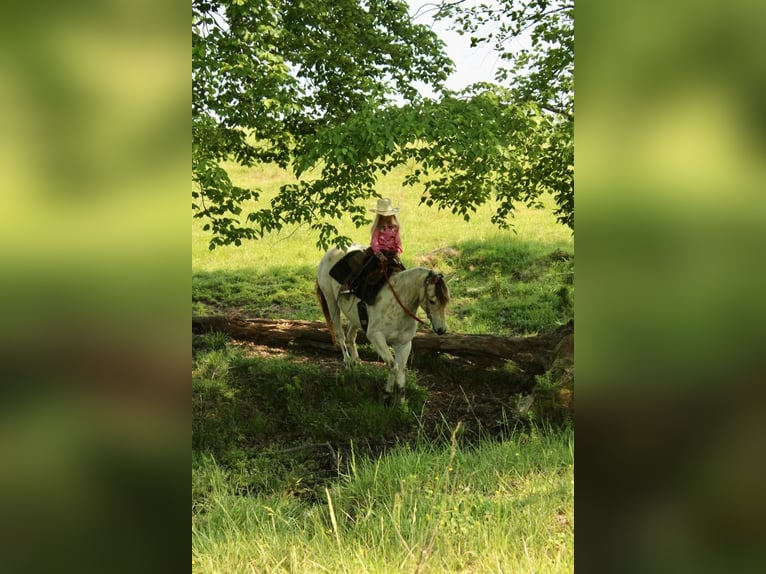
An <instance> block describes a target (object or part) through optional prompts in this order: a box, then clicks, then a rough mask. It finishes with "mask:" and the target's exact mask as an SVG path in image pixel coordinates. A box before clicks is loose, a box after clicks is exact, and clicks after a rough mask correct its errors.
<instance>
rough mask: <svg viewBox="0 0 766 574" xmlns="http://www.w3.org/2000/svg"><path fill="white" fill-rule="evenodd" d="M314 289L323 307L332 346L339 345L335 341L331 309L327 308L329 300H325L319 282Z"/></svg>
mask: <svg viewBox="0 0 766 574" xmlns="http://www.w3.org/2000/svg"><path fill="white" fill-rule="evenodd" d="M314 288H315V290H316V294H317V298H318V299H319V304H320V305H321V307H322V313H323V314H324V320H325V323H327V328H328V329H329V330H330V336H331V337H332V344H333V345H337V343H338V342H337V341H336V340H335V326H334V325H333V324H332V316H331V314H330V308H329V307H328V306H327V299H326V298H325V296H324V293H323V292H322V290H321V289H320V288H319V282H318V281H317V282H316V283H315V284H314Z"/></svg>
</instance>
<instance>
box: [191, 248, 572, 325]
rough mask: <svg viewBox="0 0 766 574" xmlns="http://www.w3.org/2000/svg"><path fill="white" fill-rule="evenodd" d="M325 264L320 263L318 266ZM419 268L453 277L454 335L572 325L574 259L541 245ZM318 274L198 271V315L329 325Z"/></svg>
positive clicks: (415, 257)
mask: <svg viewBox="0 0 766 574" xmlns="http://www.w3.org/2000/svg"><path fill="white" fill-rule="evenodd" d="M318 260H319V256H318V257H317V262H318ZM403 260H404V262H405V265H406V266H407V267H412V266H414V265H415V264H414V263H413V262H414V261H417V262H422V263H421V264H423V265H424V266H428V267H432V268H434V269H436V270H438V271H442V272H444V273H445V274H447V275H450V274H451V275H452V279H451V281H450V294H451V296H452V303H451V304H450V308H449V311H448V313H449V316H448V317H449V324H450V331H452V332H460V333H471V334H476V333H490V334H496V335H530V334H535V333H539V332H542V331H546V330H549V329H552V328H554V327H556V326H558V325H562V324H565V323H566V322H567V321H569V320H570V319H571V318H572V317H573V300H574V255H573V253H572V252H571V251H565V250H562V249H560V248H555V247H551V246H550V245H547V244H542V243H537V242H513V241H507V240H486V241H475V240H471V241H465V242H461V243H458V244H456V245H454V246H450V248H449V249H446V248H445V249H440V250H435V251H434V252H432V253H430V254H407V253H405V256H404V257H403ZM315 274H316V267H314V266H309V265H298V266H295V267H288V266H285V265H282V264H275V266H274V267H271V268H266V269H237V270H233V271H213V272H207V271H194V272H193V273H192V313H193V314H195V315H211V314H220V313H227V312H232V311H235V312H237V313H241V314H244V315H247V316H251V317H259V318H264V319H304V320H315V321H317V320H322V314H321V311H320V308H319V305H318V303H317V301H316V297H315V294H314V284H315Z"/></svg>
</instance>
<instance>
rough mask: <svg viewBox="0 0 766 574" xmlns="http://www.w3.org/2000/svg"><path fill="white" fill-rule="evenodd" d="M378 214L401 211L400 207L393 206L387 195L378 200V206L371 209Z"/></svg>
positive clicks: (390, 213)
mask: <svg viewBox="0 0 766 574" xmlns="http://www.w3.org/2000/svg"><path fill="white" fill-rule="evenodd" d="M370 211H374V212H375V213H377V214H378V215H393V214H394V213H399V208H398V207H391V200H390V199H389V198H387V197H385V198H383V199H379V200H378V206H377V207H374V208H372V209H370Z"/></svg>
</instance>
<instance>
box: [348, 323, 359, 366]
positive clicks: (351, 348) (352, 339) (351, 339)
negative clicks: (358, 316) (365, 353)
mask: <svg viewBox="0 0 766 574" xmlns="http://www.w3.org/2000/svg"><path fill="white" fill-rule="evenodd" d="M357 332H358V329H357V328H356V327H354V325H352V324H351V323H349V325H348V327H346V337H345V343H346V351H347V352H348V354H349V364H351V365H357V364H359V351H357V349H356V334H357Z"/></svg>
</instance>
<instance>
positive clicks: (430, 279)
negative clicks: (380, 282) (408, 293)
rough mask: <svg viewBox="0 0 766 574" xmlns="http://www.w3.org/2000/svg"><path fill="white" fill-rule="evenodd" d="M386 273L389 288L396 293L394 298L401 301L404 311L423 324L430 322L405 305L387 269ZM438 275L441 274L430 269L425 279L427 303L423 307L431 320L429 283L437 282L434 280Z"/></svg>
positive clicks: (400, 304)
mask: <svg viewBox="0 0 766 574" xmlns="http://www.w3.org/2000/svg"><path fill="white" fill-rule="evenodd" d="M384 275H385V276H386V283H388V288H389V289H391V293H393V294H394V299H396V302H397V303H399V306H400V307H401V308H402V309H403V310H404V312H405V313H407V315H409V316H410V317H412V318H413V319H415V320H416V321H417V322H418V323H420V324H421V325H428V323H426V322H425V321H423V319H421V318H420V317H418V316H417V315H416V314H415V313H413V312H412V311H410V310H409V309H407V307H405V306H404V303H402V300H401V299H399V295H398V294H397V293H396V290H395V289H394V286H393V285H391V279H390V278H389V275H388V273H385V271H384ZM438 276H439V275H438V274H437V273H434V272H433V271H429V272H428V275H427V276H426V278H425V280H424V281H423V286H424V287H425V295H426V304H425V305H424V306H423V309H424V310H425V312H426V317H428V320H429V321H430V320H431V303H430V301H429V300H428V285H429V283H431V282H435V281H433V278H434V277H437V278H438ZM415 311H416V312H417V308H416V309H415Z"/></svg>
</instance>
